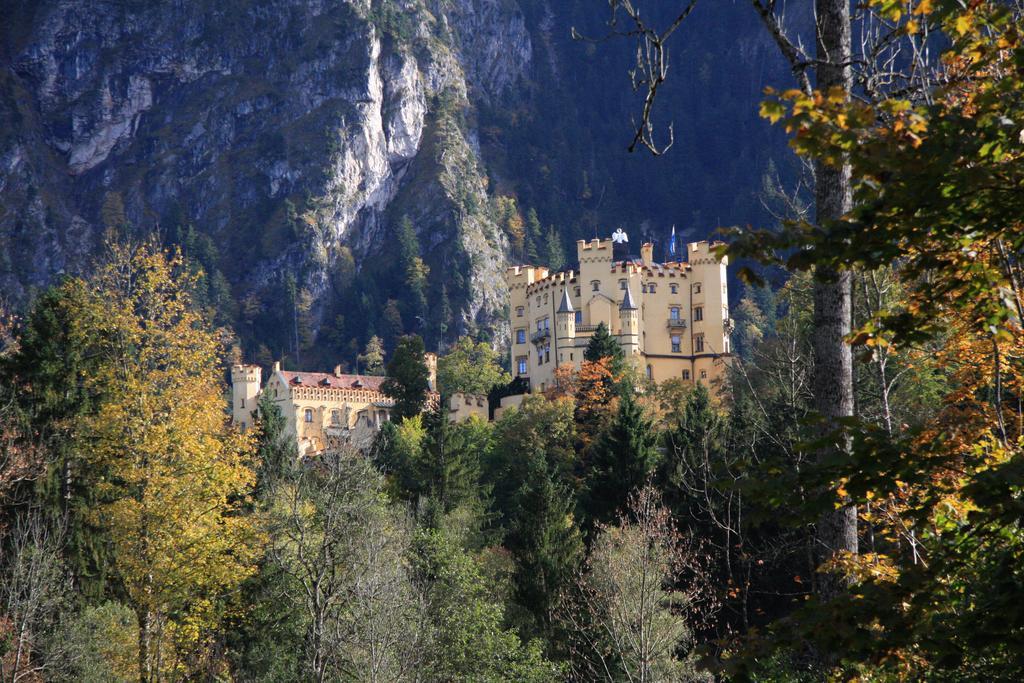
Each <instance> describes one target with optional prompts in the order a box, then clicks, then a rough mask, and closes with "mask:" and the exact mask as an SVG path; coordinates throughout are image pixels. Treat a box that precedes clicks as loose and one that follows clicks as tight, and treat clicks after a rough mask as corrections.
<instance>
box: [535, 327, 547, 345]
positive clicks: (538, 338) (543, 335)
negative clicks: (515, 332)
mask: <svg viewBox="0 0 1024 683" xmlns="http://www.w3.org/2000/svg"><path fill="white" fill-rule="evenodd" d="M550 338H551V330H550V328H547V327H545V328H544V329H543V330H537V331H536V332H534V333H533V334H531V335H530V341H532V342H533V343H534V344H539V343H541V342H542V341H544V340H545V339H550Z"/></svg>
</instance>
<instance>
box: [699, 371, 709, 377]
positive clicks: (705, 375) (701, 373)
mask: <svg viewBox="0 0 1024 683" xmlns="http://www.w3.org/2000/svg"><path fill="white" fill-rule="evenodd" d="M700 378H701V379H707V378H708V371H707V370H701V371H700Z"/></svg>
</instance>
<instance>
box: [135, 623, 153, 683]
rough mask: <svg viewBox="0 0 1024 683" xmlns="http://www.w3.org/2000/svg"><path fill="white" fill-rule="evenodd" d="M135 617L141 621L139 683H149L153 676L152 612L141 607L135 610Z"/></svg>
mask: <svg viewBox="0 0 1024 683" xmlns="http://www.w3.org/2000/svg"><path fill="white" fill-rule="evenodd" d="M135 618H136V620H137V621H138V622H139V683H149V682H150V679H151V676H150V671H149V641H150V635H151V629H152V619H151V618H150V612H149V610H148V609H146V608H145V607H140V608H139V609H138V610H136V612H135Z"/></svg>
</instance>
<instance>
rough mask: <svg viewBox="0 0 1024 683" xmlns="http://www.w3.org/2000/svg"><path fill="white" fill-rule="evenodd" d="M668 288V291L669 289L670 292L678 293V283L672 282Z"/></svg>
mask: <svg viewBox="0 0 1024 683" xmlns="http://www.w3.org/2000/svg"><path fill="white" fill-rule="evenodd" d="M668 289H669V291H670V292H672V293H673V294H678V293H679V285H677V284H676V283H674V282H673V283H672V284H670V285H669V286H668Z"/></svg>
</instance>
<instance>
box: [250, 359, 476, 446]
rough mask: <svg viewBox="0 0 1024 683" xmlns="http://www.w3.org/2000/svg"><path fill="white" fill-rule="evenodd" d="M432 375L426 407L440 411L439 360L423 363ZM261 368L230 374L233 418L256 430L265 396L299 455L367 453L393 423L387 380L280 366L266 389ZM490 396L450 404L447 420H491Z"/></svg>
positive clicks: (454, 399)
mask: <svg viewBox="0 0 1024 683" xmlns="http://www.w3.org/2000/svg"><path fill="white" fill-rule="evenodd" d="M424 360H425V362H426V365H427V370H428V371H429V372H430V380H429V381H430V396H429V397H428V399H427V405H428V406H435V407H436V406H437V402H438V401H439V400H440V396H439V394H438V393H437V356H436V355H435V354H433V353H428V354H426V356H425V358H424ZM262 374H263V371H262V369H261V368H260V366H258V365H242V364H239V365H234V366H232V368H231V393H232V396H231V417H232V420H233V422H234V423H235V424H236V425H238V427H239V428H240V429H242V430H243V431H244V430H245V429H247V428H248V427H249V426H251V425H252V422H253V412H254V411H255V410H256V405H257V403H258V402H259V400H260V397H261V396H262V395H264V394H265V395H267V396H269V397H270V398H271V399H272V400H273V401H274V403H275V404H276V405H277V406H278V408H280V409H281V414H282V415H283V416H284V419H285V432H286V433H287V434H289V435H290V436H291V437H292V438H294V439H295V442H296V444H297V446H298V449H299V455H315V454H317V453H322V452H324V451H327V450H335V449H338V448H342V447H354V448H356V449H358V450H366V449H368V448H369V447H370V446H371V445H372V443H373V439H374V436H376V434H377V432H378V431H379V430H380V428H381V425H383V424H384V423H385V422H387V421H388V420H390V419H391V409H392V408H393V407H394V401H393V400H391V398H389V397H388V396H386V395H385V394H384V393H383V392H382V391H381V384H382V383H383V382H384V378H383V377H377V376H371V375H347V374H342V372H341V368H340V366H339V367H336V368H335V369H334V372H332V373H326V372H293V371H291V370H282V369H281V364H280V363H274V368H273V370H272V371H271V375H270V377H269V379H268V380H267V384H266V386H263V385H262ZM488 408H489V407H488V402H487V397H486V396H477V395H475V394H463V393H456V394H453V395H452V396H451V398H450V399H449V400H448V411H447V414H448V419H449V420H451V421H452V422H463V421H465V420H468V419H470V417H473V416H475V417H477V418H479V419H483V420H487V415H488Z"/></svg>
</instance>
